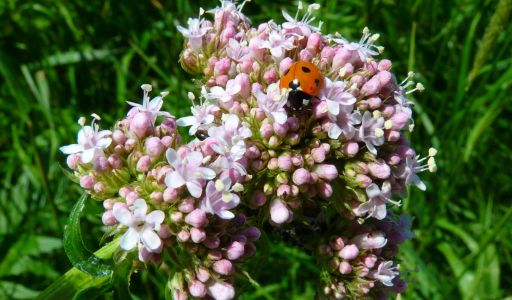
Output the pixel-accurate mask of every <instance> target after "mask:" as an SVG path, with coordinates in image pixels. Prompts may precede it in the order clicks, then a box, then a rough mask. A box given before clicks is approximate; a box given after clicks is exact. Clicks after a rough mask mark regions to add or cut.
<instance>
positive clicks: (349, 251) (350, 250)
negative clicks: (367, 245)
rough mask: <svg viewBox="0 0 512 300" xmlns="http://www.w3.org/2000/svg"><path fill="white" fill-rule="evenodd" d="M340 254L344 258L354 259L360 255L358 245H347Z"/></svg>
mask: <svg viewBox="0 0 512 300" xmlns="http://www.w3.org/2000/svg"><path fill="white" fill-rule="evenodd" d="M338 255H339V256H340V257H341V258H343V259H346V260H352V259H354V258H356V257H357V256H359V248H357V246H356V245H346V246H345V247H343V249H341V251H340V252H339V253H338Z"/></svg>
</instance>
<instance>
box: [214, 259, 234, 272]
mask: <svg viewBox="0 0 512 300" xmlns="http://www.w3.org/2000/svg"><path fill="white" fill-rule="evenodd" d="M213 270H214V271H215V272H217V273H219V274H220V275H231V274H232V273H233V264H232V263H231V262H230V261H229V260H227V259H221V260H219V261H216V262H215V263H214V264H213Z"/></svg>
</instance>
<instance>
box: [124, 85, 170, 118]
mask: <svg viewBox="0 0 512 300" xmlns="http://www.w3.org/2000/svg"><path fill="white" fill-rule="evenodd" d="M141 89H142V90H143V91H144V95H143V96H142V104H138V103H134V102H130V101H126V102H127V103H128V104H130V105H131V106H133V108H132V109H131V110H130V111H129V112H128V115H129V116H130V115H134V114H135V113H136V112H147V113H149V115H150V116H151V120H152V122H153V124H155V121H156V118H157V117H158V116H164V117H168V118H174V117H173V116H172V115H171V114H170V113H168V112H166V111H160V109H162V105H163V104H164V100H163V98H164V97H165V96H167V95H168V94H169V93H168V92H162V93H160V96H157V97H155V98H153V99H151V101H150V100H149V96H148V94H149V92H151V89H152V88H151V85H149V84H143V85H142V86H141Z"/></svg>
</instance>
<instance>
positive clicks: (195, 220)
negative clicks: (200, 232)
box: [185, 208, 208, 228]
mask: <svg viewBox="0 0 512 300" xmlns="http://www.w3.org/2000/svg"><path fill="white" fill-rule="evenodd" d="M185 223H187V224H189V225H192V226H194V227H196V228H201V227H204V226H206V224H208V218H207V217H206V213H205V212H204V211H203V210H202V209H199V208H196V209H194V210H193V211H192V212H191V213H189V214H188V215H187V216H186V217H185Z"/></svg>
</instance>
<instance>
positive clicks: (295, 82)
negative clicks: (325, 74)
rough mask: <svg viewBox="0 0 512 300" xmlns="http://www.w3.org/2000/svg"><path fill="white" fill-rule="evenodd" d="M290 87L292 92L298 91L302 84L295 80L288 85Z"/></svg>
mask: <svg viewBox="0 0 512 300" xmlns="http://www.w3.org/2000/svg"><path fill="white" fill-rule="evenodd" d="M288 86H289V87H290V88H291V89H292V90H296V89H297V88H298V87H299V86H300V82H299V81H298V80H293V81H290V83H289V84H288Z"/></svg>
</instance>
